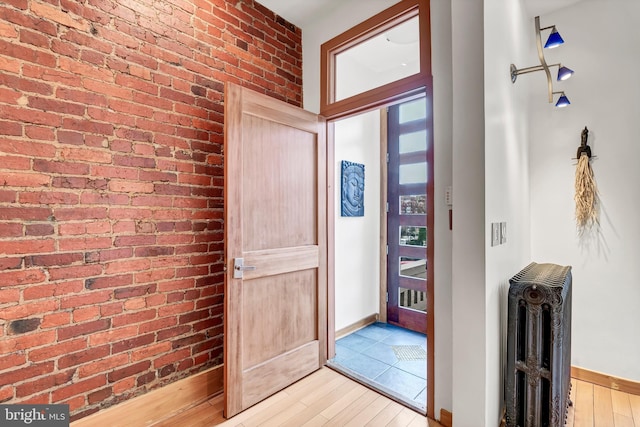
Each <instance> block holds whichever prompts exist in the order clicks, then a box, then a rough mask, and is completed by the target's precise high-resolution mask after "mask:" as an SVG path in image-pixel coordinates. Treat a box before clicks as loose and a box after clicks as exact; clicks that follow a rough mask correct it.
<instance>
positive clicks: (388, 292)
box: [387, 291, 389, 302]
mask: <svg viewBox="0 0 640 427" xmlns="http://www.w3.org/2000/svg"><path fill="white" fill-rule="evenodd" d="M387 302H389V291H387Z"/></svg>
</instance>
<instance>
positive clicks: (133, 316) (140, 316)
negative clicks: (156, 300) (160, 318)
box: [112, 309, 156, 328]
mask: <svg viewBox="0 0 640 427" xmlns="http://www.w3.org/2000/svg"><path fill="white" fill-rule="evenodd" d="M155 317H156V310H155V309H149V310H143V311H137V312H134V313H127V314H121V315H119V316H115V317H113V321H112V323H113V327H114V328H117V327H120V326H124V325H130V324H134V323H140V322H144V321H145V320H151V319H155Z"/></svg>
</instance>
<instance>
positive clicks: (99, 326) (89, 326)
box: [58, 319, 111, 341]
mask: <svg viewBox="0 0 640 427" xmlns="http://www.w3.org/2000/svg"><path fill="white" fill-rule="evenodd" d="M110 327H111V319H100V320H94V321H93V322H86V323H81V324H79V325H73V326H67V327H65V328H60V329H58V340H60V341H63V340H66V339H69V338H74V337H77V336H79V335H86V334H90V333H93V332H98V331H103V330H105V329H108V328H110Z"/></svg>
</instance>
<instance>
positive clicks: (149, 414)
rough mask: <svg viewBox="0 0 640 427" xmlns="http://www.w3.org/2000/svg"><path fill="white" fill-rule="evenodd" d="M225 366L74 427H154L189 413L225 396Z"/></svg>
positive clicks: (144, 396) (109, 409)
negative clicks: (196, 407) (197, 407)
mask: <svg viewBox="0 0 640 427" xmlns="http://www.w3.org/2000/svg"><path fill="white" fill-rule="evenodd" d="M222 367H223V365H218V366H215V367H213V368H211V369H207V370H206V371H202V372H199V373H197V374H195V375H192V376H190V377H187V378H184V379H182V380H179V381H176V382H174V383H171V384H168V385H166V386H164V387H161V388H157V389H155V390H152V391H150V392H148V393H146V394H143V395H142V396H138V397H135V398H133V399H130V400H127V401H126V402H123V403H120V404H118V405H115V406H112V407H110V408H107V409H103V410H101V411H98V412H96V413H95V414H91V415H89V416H87V417H84V418H81V419H79V420H78V421H74V422H72V423H71V427H103V426H109V427H120V426H122V427H134V426H151V425H154V424H155V423H157V422H159V421H161V420H163V419H166V418H169V417H172V416H174V415H176V414H179V413H180V412H182V411H185V410H186V409H188V408H190V407H193V406H194V405H198V404H199V403H202V402H206V401H208V400H209V399H210V398H211V397H212V396H215V395H218V394H219V395H222V392H223V390H224V386H223V369H222Z"/></svg>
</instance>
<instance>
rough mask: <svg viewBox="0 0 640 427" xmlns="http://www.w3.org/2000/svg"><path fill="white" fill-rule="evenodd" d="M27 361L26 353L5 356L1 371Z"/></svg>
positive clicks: (2, 360) (1, 359)
mask: <svg viewBox="0 0 640 427" xmlns="http://www.w3.org/2000/svg"><path fill="white" fill-rule="evenodd" d="M166 344H167V345H168V347H169V348H171V343H166ZM26 361H27V358H26V357H25V354H24V352H20V353H14V354H7V355H4V356H0V371H4V370H5V369H9V368H14V369H15V368H17V367H18V366H21V365H24V364H25V363H26Z"/></svg>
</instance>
